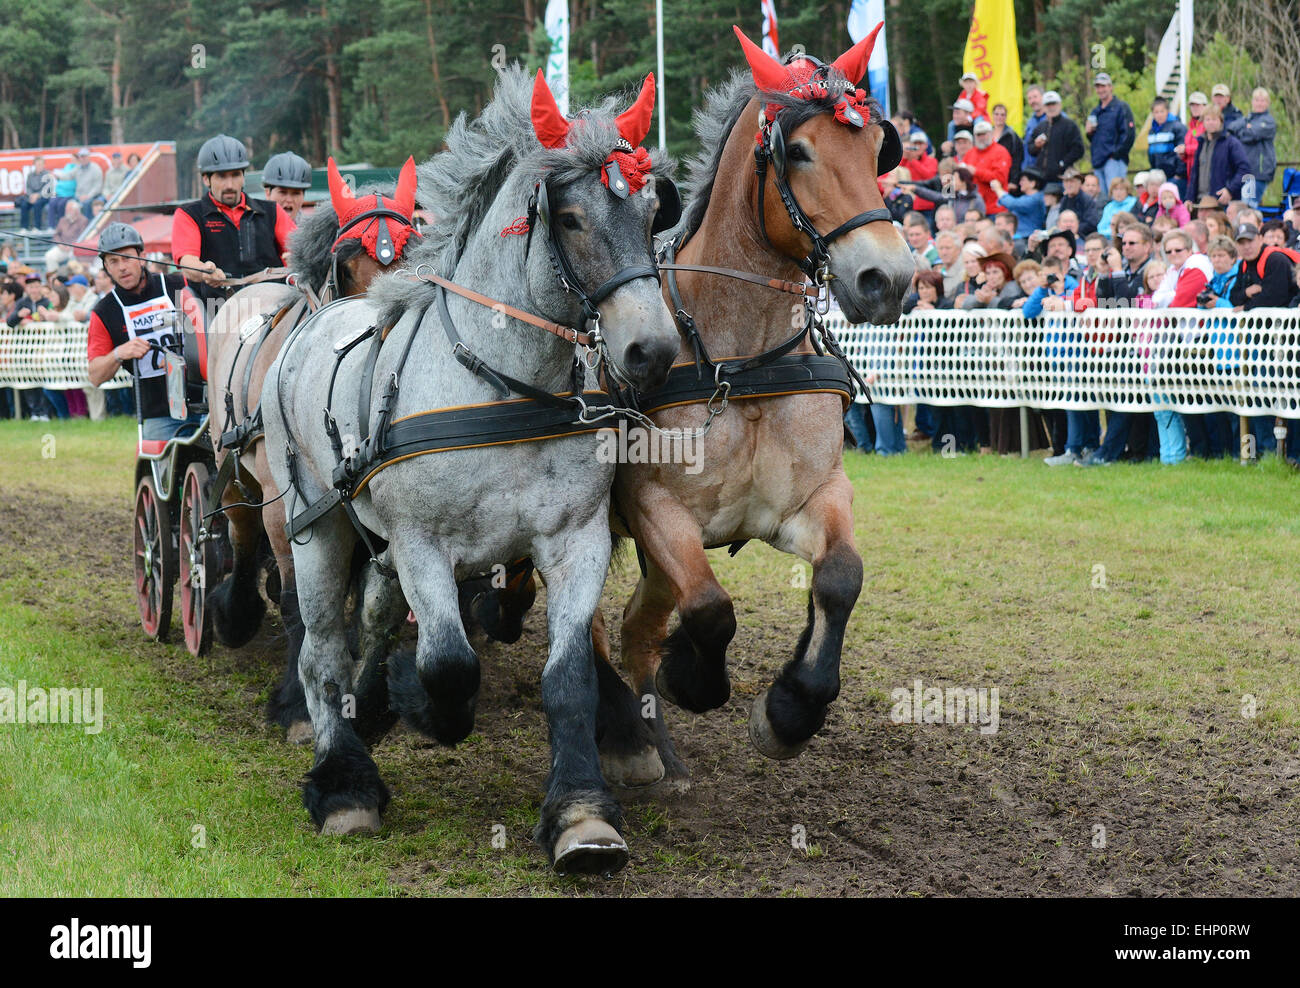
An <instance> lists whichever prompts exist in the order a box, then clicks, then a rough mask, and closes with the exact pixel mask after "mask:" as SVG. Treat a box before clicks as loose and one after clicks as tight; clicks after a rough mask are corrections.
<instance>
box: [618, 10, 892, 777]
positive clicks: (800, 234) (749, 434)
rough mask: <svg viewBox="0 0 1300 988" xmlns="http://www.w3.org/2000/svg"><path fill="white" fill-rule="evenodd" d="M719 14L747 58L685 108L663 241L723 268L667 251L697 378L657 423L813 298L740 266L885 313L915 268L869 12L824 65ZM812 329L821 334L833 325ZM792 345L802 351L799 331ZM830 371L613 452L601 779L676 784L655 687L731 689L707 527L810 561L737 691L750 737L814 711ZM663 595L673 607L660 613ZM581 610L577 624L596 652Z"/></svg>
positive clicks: (821, 638) (852, 581)
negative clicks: (887, 187)
mask: <svg viewBox="0 0 1300 988" xmlns="http://www.w3.org/2000/svg"><path fill="white" fill-rule="evenodd" d="M876 30H877V31H879V28H877V29H876ZM736 33H737V35H738V36H739V37H740V40H741V43H742V47H743V48H744V50H745V56H746V60H747V61H748V63H749V67H750V73H749V74H748V75H744V74H738V75H736V76H734V77H733V78H732V79H731V80H730V82H728V83H725V84H723V85H722V86H721V87H720V88H719V89H718V90H716V91H714V92H713V93H712V94H711V95H710V97H709V99H708V100H707V103H706V106H705V108H704V110H703V111H702V112H701V113H699V114H697V119H696V127H697V133H698V136H699V138H700V140H701V142H702V149H701V151H700V153H699V154H698V155H697V156H696V157H695V158H694V159H693V160H692V161H691V162H690V165H689V176H688V180H687V182H686V183H685V184H686V187H687V197H688V199H689V205H688V208H687V210H686V213H685V215H684V217H683V221H682V223H681V225H680V226H679V227H678V229H677V230H676V231H675V232H674V234H672V235H671V236H672V238H673V239H672V240H671V241H670V243H669V244H668V250H667V251H666V254H667V256H668V259H669V260H671V261H673V262H675V263H676V265H678V266H679V267H688V266H697V267H698V266H710V267H714V268H726V269H732V275H733V277H723V276H720V275H719V274H718V273H716V272H701V271H689V270H673V268H672V265H670V264H664V268H665V293H666V294H667V295H669V297H670V304H671V306H672V308H673V309H674V310H677V311H678V313H679V328H681V329H682V330H683V337H684V338H683V342H682V347H681V351H680V354H679V363H680V365H681V366H682V370H683V371H685V372H689V373H690V374H692V375H695V374H696V373H697V371H700V370H703V372H704V381H705V384H706V387H705V390H704V392H703V395H704V396H703V397H699V396H697V397H695V398H694V399H693V400H690V401H686V402H681V403H675V402H674V403H670V405H669V407H664V408H662V409H661V410H659V411H654V412H652V414H651V417H652V418H653V420H654V422H655V424H656V425H657V426H659V427H661V428H663V429H669V430H672V429H684V430H687V431H688V432H689V431H690V430H693V429H698V428H700V427H701V426H703V425H704V424H705V422H706V421H707V420H709V419H710V414H709V412H710V409H711V408H712V407H716V404H706V402H708V400H709V398H710V397H713V398H716V394H715V393H714V390H713V389H712V388H711V387H710V385H712V384H713V382H715V381H722V380H726V379H727V376H728V374H730V373H731V372H732V371H735V370H737V369H738V368H739V367H740V366H741V365H742V364H744V363H746V361H747V358H753V357H755V356H760V357H761V356H762V355H764V354H768V353H770V352H773V351H775V350H780V349H781V346H782V344H783V343H788V342H789V341H790V340H791V339H792V335H791V334H792V328H793V329H794V330H797V329H799V328H800V327H801V326H802V325H803V322H802V320H804V319H806V318H807V317H808V316H810V315H811V312H810V311H809V310H808V309H807V308H805V306H804V305H803V304H802V303H799V304H795V305H794V306H793V307H792V305H791V297H790V295H788V294H781V292H779V291H776V290H773V288H774V287H776V286H775V283H773V284H772V285H762V284H755V283H752V282H751V281H749V280H741V279H738V278H735V277H734V275H735V274H736V273H737V272H740V273H751V274H759V275H761V276H762V277H761V278H760V279H757V280H759V281H762V280H763V279H776V280H777V281H785V282H793V283H796V284H802V283H804V282H805V280H806V276H807V277H811V278H812V279H813V281H814V282H815V283H818V284H820V285H821V286H823V287H822V290H823V291H825V287H824V286H825V285H826V284H827V283H829V287H830V288H831V290H833V291H834V294H835V297H836V298H837V300H838V301H839V304H840V307H841V309H842V310H843V312H844V314H845V316H846V317H847V318H848V319H849V321H850V322H864V321H870V322H873V323H880V324H885V323H892V322H894V321H895V320H896V319H897V318H898V316H899V313H900V303H901V299H902V296H903V293H904V291H905V290H906V288H907V286H908V284H909V281H910V279H911V277H912V275H913V273H914V271H915V267H914V264H913V261H912V257H911V254H910V252H909V251H908V248H907V245H906V243H905V242H904V240H903V237H902V236H901V234H900V233H899V232H898V231H897V229H896V228H895V227H894V226H893V224H892V223H891V222H890V221H889V217H888V213H887V212H886V211H885V210H884V201H883V199H882V197H881V193H880V190H879V188H878V186H877V184H876V176H877V173H880V174H883V173H884V172H885V171H887V170H889V169H892V168H893V167H894V166H895V165H896V164H897V163H898V156H899V147H898V135H897V134H896V133H895V132H894V130H893V127H892V125H890V124H889V123H888V121H886V120H883V119H882V117H881V111H880V107H879V106H878V105H877V104H876V103H875V102H874V101H873V100H871V99H869V98H867V97H866V95H865V94H864V93H863V92H862V91H861V90H857V89H855V84H856V82H857V80H859V79H861V78H862V77H863V75H864V74H865V73H866V69H867V61H868V59H869V58H870V54H871V47H872V44H873V43H874V39H875V35H876V32H872V34H871V35H870V36H869V37H868V38H866V39H864V40H863V41H862V42H860V43H859V44H857V45H855V46H854V47H853V48H852V49H850V50H849V51H848V52H846V53H845V54H844V55H842V56H840V57H839V58H838V59H836V60H835V61H834V63H832V64H831V65H829V66H827V65H824V64H823V63H821V62H818V61H816V60H815V59H811V58H808V57H792V58H791V59H789V60H787V62H786V63H785V64H782V63H780V62H778V61H777V60H776V59H773V58H771V57H770V56H768V55H766V54H765V53H764V52H763V51H762V50H761V49H759V48H757V47H756V46H755V45H753V44H752V43H751V42H749V41H748V39H746V38H745V37H744V36H743V35H741V33H740V31H739V30H737V31H736ZM756 149H757V150H756ZM756 160H757V164H758V167H757V168H756V167H755V164H756ZM673 281H675V282H676V286H675V287H676V293H675V295H674V293H673V291H672V289H673V286H672V284H671V282H673ZM787 287H788V286H787ZM812 335H813V337H814V338H818V337H819V334H818V333H816V331H814V333H813V334H812ZM820 339H821V341H822V343H823V345H826V346H827V349H828V350H830V351H832V352H835V351H837V350H838V347H836V346H835V344H834V341H833V339H832V340H829V343H828V342H827V336H825V335H821V336H820ZM696 341H698V344H699V346H698V349H697V345H696ZM789 352H790V353H791V354H793V355H801V354H811V353H813V344H812V343H810V339H809V336H808V335H804V336H803V337H802V339H801V341H800V342H799V343H798V345H797V346H795V347H794V348H793V349H792V350H791V351H789ZM719 368H721V371H719ZM675 373H680V371H678V372H675ZM671 381H672V379H671V378H670V384H671ZM792 390H795V391H799V389H798V388H794V389H792ZM847 390H848V389H839V388H835V387H828V388H814V387H813V385H811V384H809V385H807V386H806V390H803V391H801V392H800V393H789V394H781V395H779V396H775V395H773V394H772V393H771V390H770V389H769V393H768V395H767V396H755V397H750V398H744V399H742V398H738V397H735V396H733V397H732V399H731V400H730V401H729V402H728V404H729V406H730V407H729V408H728V409H727V410H726V411H725V413H723V414H720V415H717V416H716V417H715V418H712V421H711V424H710V427H709V431H708V432H707V435H706V436H705V438H704V439H703V445H702V450H701V453H702V455H701V459H700V462H701V464H702V468H701V469H687V468H684V467H683V465H682V464H680V463H675V464H674V463H621V464H620V465H619V467H618V471H617V475H616V479H615V483H614V501H613V504H614V514H615V520H614V525H613V527H614V528H615V531H619V532H621V533H623V534H626V535H630V536H632V537H633V538H634V539H635V540H636V545H637V548H638V556H639V559H640V561H641V565H642V576H641V579H640V581H639V583H638V584H637V587H636V590H635V592H634V594H633V596H632V599H631V601H630V602H629V603H628V605H627V607H626V609H625V611H624V615H623V627H622V662H623V666H624V668H625V669H626V671H627V672H628V674H629V676H630V677H631V680H632V683H633V684H634V686H635V687H636V692H632V691H631V690H629V689H628V688H627V686H626V685H625V684H624V682H623V680H622V679H621V678H620V677H619V676H618V674H617V673H616V672H614V671H613V669H612V667H611V666H608V665H606V664H605V663H599V662H598V663H597V667H598V672H599V674H600V682H601V690H602V704H601V714H602V716H601V718H600V720H599V722H598V731H599V732H600V734H601V737H600V746H601V760H602V766H603V769H604V772H605V776H606V778H607V779H608V780H609V781H610V782H613V783H616V784H622V785H625V786H643V785H651V784H653V783H655V782H657V781H658V780H659V779H661V778H663V779H664V780H665V783H666V784H669V785H671V786H672V787H674V788H679V789H680V788H685V786H686V785H687V784H688V781H687V780H688V772H687V769H686V766H685V765H683V764H682V762H681V761H680V760H679V759H678V758H677V756H676V753H675V751H674V749H673V745H672V741H671V739H670V738H669V735H668V731H667V729H666V727H665V724H664V717H663V710H662V704H661V703H660V702H659V700H660V698H661V697H662V698H664V699H667V700H669V701H670V702H672V703H674V704H675V705H677V706H680V707H682V708H684V709H686V710H690V711H693V712H697V713H698V712H703V711H707V710H712V709H715V708H717V707H720V706H722V705H723V704H724V703H726V702H727V700H728V698H729V696H730V682H729V679H728V675H727V669H726V650H727V646H728V644H729V643H730V642H731V639H732V637H733V636H734V635H735V632H736V616H735V610H734V608H733V605H732V600H731V597H730V595H729V594H728V593H727V591H726V590H724V589H723V588H722V586H721V585H720V584H719V582H718V580H717V578H716V577H715V576H714V573H713V569H712V567H711V566H710V565H709V560H708V557H707V556H706V554H705V549H706V547H716V546H724V545H729V544H730V545H733V546H734V545H736V544H737V543H743V542H745V541H746V540H750V539H759V540H762V541H764V542H767V543H768V544H769V545H772V546H774V547H775V548H777V549H780V550H781V551H783V552H788V553H792V554H794V555H796V556H798V557H800V558H801V559H803V560H806V561H807V562H809V563H811V564H812V569H813V574H812V582H811V589H810V593H809V600H808V617H807V624H806V626H805V628H804V630H803V633H802V635H801V636H800V638H799V641H798V643H797V644H796V645H795V647H794V650H793V656H792V657H791V658H790V659H789V660H788V661H787V662H786V663H785V665H784V667H783V668H782V670H781V671H780V673H779V675H778V676H777V677H776V679H775V682H774V683H773V684H772V685H771V686H770V687H769V688H768V689H767V690H766V691H765V692H764V693H762V694H761V695H760V696H759V697H758V699H757V700H756V702H755V703H754V704H753V708H752V710H751V714H750V725H749V726H750V730H749V733H750V737H751V740H752V742H753V744H754V746H755V747H756V748H757V749H758V750H759V751H760V752H761V753H763V754H764V755H766V756H768V757H771V758H789V757H792V756H794V755H797V754H798V753H799V752H800V751H801V750H802V749H803V748H804V747H805V746H806V745H807V743H808V741H809V739H810V738H811V737H812V735H813V734H814V733H816V732H817V731H818V730H819V729H820V728H821V727H822V725H823V723H824V721H825V716H826V708H827V706H828V705H829V704H830V703H831V701H833V700H834V699H835V697H836V696H837V694H838V693H839V686H840V680H839V665H840V653H841V650H842V647H843V642H844V635H845V627H846V625H847V622H848V619H849V615H850V613H851V612H852V610H853V607H854V604H855V602H856V601H857V597H858V593H859V591H860V589H861V585H862V559H861V557H860V555H859V554H858V550H857V548H856V547H855V545H854V537H853V508H852V505H853V488H852V486H851V485H850V483H849V480H848V478H847V476H846V475H845V472H844V466H843V460H842V451H843V414H844V410H845V404H846V400H847V397H848V396H847V394H846V393H845V391H847ZM655 406H656V397H655V395H648V396H643V397H642V408H646V409H653V408H654V407H655ZM674 610H676V612H677V614H678V616H679V623H678V625H677V627H676V628H675V629H674V630H673V631H672V632H671V633H670V632H669V619H670V617H671V615H672V613H673V611H674ZM596 616H597V619H598V620H597V622H596V626H595V627H594V628H593V637H594V639H595V641H596V645H597V652H598V654H599V655H601V656H602V657H605V658H607V657H608V656H609V642H608V637H607V635H606V634H605V629H604V627H603V626H602V625H601V622H600V621H599V618H600V613H599V612H597V615H596Z"/></svg>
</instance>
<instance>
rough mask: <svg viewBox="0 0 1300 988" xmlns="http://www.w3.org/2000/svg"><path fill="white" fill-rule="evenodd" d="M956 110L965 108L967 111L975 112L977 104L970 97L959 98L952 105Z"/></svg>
mask: <svg viewBox="0 0 1300 988" xmlns="http://www.w3.org/2000/svg"><path fill="white" fill-rule="evenodd" d="M952 108H953V109H954V110H965V111H966V112H967V113H974V112H975V104H974V103H972V102H971V101H970V100H968V99H959V100H958V101H957V102H956V103H954V104H953V105H952Z"/></svg>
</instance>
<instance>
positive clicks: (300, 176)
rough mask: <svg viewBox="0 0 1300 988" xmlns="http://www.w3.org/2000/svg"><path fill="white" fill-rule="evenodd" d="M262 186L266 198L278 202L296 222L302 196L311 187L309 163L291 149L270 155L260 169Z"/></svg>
mask: <svg viewBox="0 0 1300 988" xmlns="http://www.w3.org/2000/svg"><path fill="white" fill-rule="evenodd" d="M262 188H264V189H266V198H268V199H270V200H271V201H272V202H275V203H279V204H280V208H281V209H283V210H284V211H285V212H286V213H288V214H289V218H290V219H291V220H293V221H294V222H295V223H297V222H298V217H299V215H300V214H301V213H302V201H303V198H304V197H305V196H306V195H307V190H308V189H310V188H311V165H309V164H307V162H306V161H305V160H304V159H302V158H300V157H298V155H296V154H294V153H293V152H292V151H284V152H281V153H280V154H277V155H272V157H271V158H270V159H269V160H268V161H267V162H266V167H265V168H263V169H262Z"/></svg>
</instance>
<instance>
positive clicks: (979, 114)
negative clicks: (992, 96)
mask: <svg viewBox="0 0 1300 988" xmlns="http://www.w3.org/2000/svg"><path fill="white" fill-rule="evenodd" d="M957 98H958V99H968V100H970V102H971V106H973V107H974V108H975V109H974V111H973V112H972V113H971V116H972V117H974V119H976V120H987V119H988V118H989V94H988V93H986V92H984V90H982V89H980V81H979V79H978V78H977V77H976V75H975V73H974V72H967V73H966V74H965V75H963V76H962V77H961V92H960V93H958V94H957Z"/></svg>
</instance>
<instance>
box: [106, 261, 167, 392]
mask: <svg viewBox="0 0 1300 988" xmlns="http://www.w3.org/2000/svg"><path fill="white" fill-rule="evenodd" d="M113 297H114V298H115V299H117V304H118V305H119V306H121V307H122V316H123V317H124V318H125V320H126V335H127V336H128V337H130V338H131V339H138V340H148V341H149V342H150V343H156V344H158V345H159V346H161V347H162V348H163V349H168V348H170V347H172V346H174V345H175V344H176V341H177V339H178V336H177V329H176V306H175V305H174V304H173V303H172V300H171V296H169V295H168V294H167V286H166V283H164V284H163V291H162V294H161V295H158V296H156V297H154V298H150V299H145V300H144V301H143V302H134V303H132V304H131V305H126V304H125V303H124V302H123V301H122V297H121V296H120V295H118V294H117V289H116V288H115V289H113ZM135 363H136V373H138V374H139V375H140V377H141V379H143V378H146V377H158V376H159V375H161V374H163V373H165V372H166V365H165V364H164V363H163V355H162V354H161V353H159V352H158V351H157V350H150V351H149V353H147V354H146V355H145V356H144V357H142V358H141V359H139V360H137V361H136V362H135Z"/></svg>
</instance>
